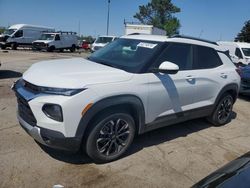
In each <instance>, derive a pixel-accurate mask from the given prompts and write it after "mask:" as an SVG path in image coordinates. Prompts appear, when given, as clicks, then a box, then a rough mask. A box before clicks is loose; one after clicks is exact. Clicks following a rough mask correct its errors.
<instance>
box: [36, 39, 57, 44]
mask: <svg viewBox="0 0 250 188" xmlns="http://www.w3.org/2000/svg"><path fill="white" fill-rule="evenodd" d="M52 41H53V40H35V41H34V42H43V43H45V44H47V43H50V42H52ZM34 42H33V43H34Z"/></svg>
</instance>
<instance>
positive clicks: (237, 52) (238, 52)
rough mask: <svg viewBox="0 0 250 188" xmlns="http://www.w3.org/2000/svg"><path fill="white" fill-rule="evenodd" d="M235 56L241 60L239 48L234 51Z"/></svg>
mask: <svg viewBox="0 0 250 188" xmlns="http://www.w3.org/2000/svg"><path fill="white" fill-rule="evenodd" d="M235 55H236V56H237V57H238V58H240V59H242V58H243V56H242V53H241V51H240V49H239V48H236V50H235Z"/></svg>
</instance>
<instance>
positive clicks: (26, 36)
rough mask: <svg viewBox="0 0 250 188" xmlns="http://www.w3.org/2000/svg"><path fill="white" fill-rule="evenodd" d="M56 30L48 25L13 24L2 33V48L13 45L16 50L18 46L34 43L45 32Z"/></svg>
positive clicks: (0, 41) (0, 39)
mask: <svg viewBox="0 0 250 188" xmlns="http://www.w3.org/2000/svg"><path fill="white" fill-rule="evenodd" d="M54 31H55V29H54V28H51V27H46V26H37V25H29V24H16V25H12V26H10V27H9V28H8V29H7V30H6V31H5V32H4V33H3V34H2V35H0V44H1V48H2V49H5V48H6V47H11V48H12V49H13V50H15V49H17V47H18V46H27V45H32V42H33V41H35V40H37V39H39V38H40V37H41V35H42V34H43V33H44V32H54Z"/></svg>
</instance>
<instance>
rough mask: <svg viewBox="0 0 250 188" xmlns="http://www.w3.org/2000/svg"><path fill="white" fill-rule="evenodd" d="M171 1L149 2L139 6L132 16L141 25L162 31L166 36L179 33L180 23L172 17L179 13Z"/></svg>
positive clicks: (152, 0) (154, 0)
mask: <svg viewBox="0 0 250 188" xmlns="http://www.w3.org/2000/svg"><path fill="white" fill-rule="evenodd" d="M180 11H181V10H180V8H178V7H177V6H175V5H174V4H173V3H172V2H171V0H151V2H150V3H148V4H147V5H142V6H139V12H137V13H136V14H135V15H134V18H136V19H138V20H139V21H140V22H141V23H142V24H149V25H153V26H155V27H158V28H160V29H164V30H165V31H166V32H167V35H168V36H172V35H174V34H177V33H179V28H180V26H181V25H180V21H179V20H178V19H177V18H176V17H175V16H174V15H173V14H175V13H178V12H180Z"/></svg>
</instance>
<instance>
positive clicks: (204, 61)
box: [193, 46, 222, 69]
mask: <svg viewBox="0 0 250 188" xmlns="http://www.w3.org/2000/svg"><path fill="white" fill-rule="evenodd" d="M220 65H222V62H221V60H220V57H219V56H218V54H217V52H216V51H215V50H214V49H213V48H209V47H205V46H194V62H193V69H210V68H215V67H218V66H220Z"/></svg>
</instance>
